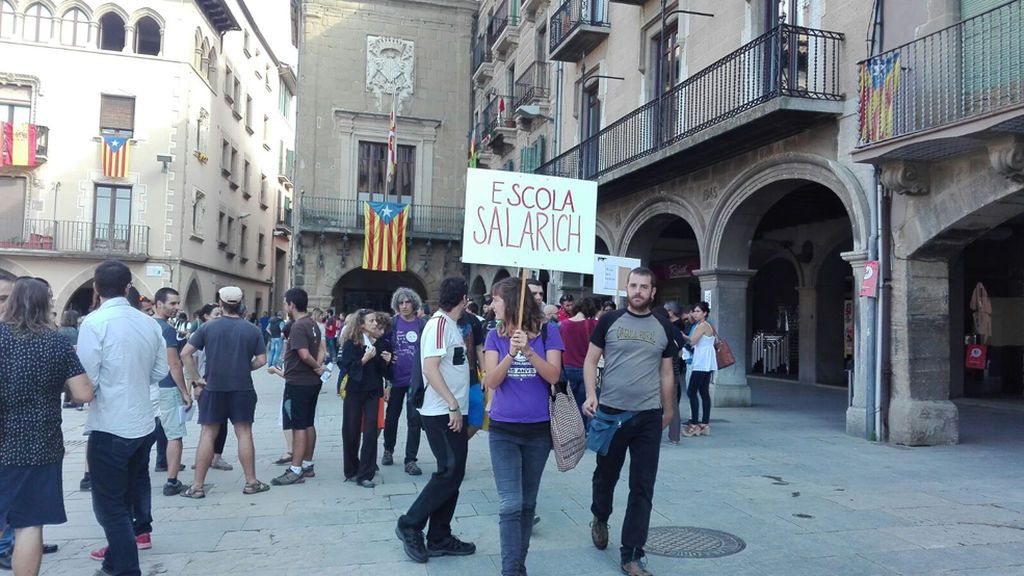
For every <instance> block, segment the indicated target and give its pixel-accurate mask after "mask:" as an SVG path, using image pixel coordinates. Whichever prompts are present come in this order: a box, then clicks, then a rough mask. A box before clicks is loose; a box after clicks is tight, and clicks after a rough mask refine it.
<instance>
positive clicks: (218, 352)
mask: <svg viewBox="0 0 1024 576" xmlns="http://www.w3.org/2000/svg"><path fill="white" fill-rule="evenodd" d="M217 296H218V300H219V302H220V307H221V310H222V312H223V313H222V314H221V317H220V318H219V319H218V320H217V321H216V322H207V323H206V324H203V325H202V327H200V328H199V330H197V331H196V333H195V334H193V335H192V338H190V339H189V341H188V344H186V345H185V348H184V349H183V350H182V351H181V357H182V360H183V361H184V363H185V366H186V367H187V368H188V372H189V373H190V374H198V372H197V371H196V361H195V358H194V356H193V355H194V354H195V353H196V351H197V350H203V351H204V352H206V374H200V375H199V377H198V378H196V382H195V384H194V386H195V388H196V391H195V393H196V399H197V401H198V403H199V424H200V425H201V426H202V427H203V428H202V432H201V433H200V435H199V448H198V449H197V450H196V462H195V465H196V475H195V480H193V483H192V487H191V488H189V489H188V490H186V491H185V492H182V493H181V495H182V496H185V497H187V498H204V497H206V491H205V490H204V486H203V483H204V482H205V481H206V473H207V472H209V470H210V463H211V462H212V460H213V441H214V439H215V438H216V437H217V433H218V432H219V431H220V427H221V426H226V425H227V422H228V420H231V424H232V426H233V427H234V429H235V438H236V439H237V440H238V460H239V462H241V464H242V470H243V472H244V473H245V488H244V489H243V490H242V493H243V494H258V493H260V492H266V491H267V490H270V486H268V485H267V484H265V483H263V482H260V481H259V480H257V479H256V448H255V446H253V441H252V422H253V419H254V416H255V414H256V390H255V389H254V388H253V384H252V372H253V371H254V370H259V369H260V368H262V367H263V366H265V365H266V363H267V348H266V345H265V344H264V342H263V335H262V334H261V333H260V329H259V328H257V327H256V326H254V325H252V324H250V323H249V322H247V321H246V320H245V318H244V317H242V313H243V310H244V304H243V303H242V289H241V288H239V287H237V286H225V287H223V288H221V289H220V290H219V291H218V292H217Z"/></svg>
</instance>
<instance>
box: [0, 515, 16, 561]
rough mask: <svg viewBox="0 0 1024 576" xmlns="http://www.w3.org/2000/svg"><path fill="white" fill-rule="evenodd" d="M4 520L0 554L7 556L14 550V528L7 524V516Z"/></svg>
mask: <svg viewBox="0 0 1024 576" xmlns="http://www.w3.org/2000/svg"><path fill="white" fill-rule="evenodd" d="M2 520H3V521H4V523H3V527H4V531H3V533H0V556H5V555H7V554H10V553H11V552H12V551H13V550H14V528H11V526H10V525H9V524H7V519H6V518H3V519H2Z"/></svg>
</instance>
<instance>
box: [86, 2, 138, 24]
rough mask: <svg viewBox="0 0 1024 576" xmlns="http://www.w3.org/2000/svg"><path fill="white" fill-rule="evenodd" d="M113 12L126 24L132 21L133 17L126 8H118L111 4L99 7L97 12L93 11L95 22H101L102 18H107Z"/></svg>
mask: <svg viewBox="0 0 1024 576" xmlns="http://www.w3.org/2000/svg"><path fill="white" fill-rule="evenodd" d="M111 12H113V13H115V14H117V15H118V16H119V17H120V18H121V20H122V21H124V23H125V24H128V22H129V21H130V20H131V16H130V15H129V14H128V12H127V11H126V10H125V9H124V8H122V7H120V6H118V5H117V4H113V3H109V2H108V3H107V4H103V5H101V6H98V7H97V8H96V9H95V10H93V12H92V15H93V20H94V21H95V22H97V23H98V22H99V21H100V18H102V17H104V16H106V15H107V14H109V13H111Z"/></svg>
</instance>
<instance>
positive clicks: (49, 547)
mask: <svg viewBox="0 0 1024 576" xmlns="http://www.w3.org/2000/svg"><path fill="white" fill-rule="evenodd" d="M58 550H60V545H58V544H43V554H56V553H57V551H58Z"/></svg>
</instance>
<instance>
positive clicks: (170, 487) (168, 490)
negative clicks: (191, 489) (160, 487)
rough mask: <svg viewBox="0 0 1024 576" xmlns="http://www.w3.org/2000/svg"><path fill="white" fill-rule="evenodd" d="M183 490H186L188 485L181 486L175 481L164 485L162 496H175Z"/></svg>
mask: <svg viewBox="0 0 1024 576" xmlns="http://www.w3.org/2000/svg"><path fill="white" fill-rule="evenodd" d="M185 490H188V484H182V483H181V482H179V481H177V480H175V481H174V483H173V484H172V483H171V482H166V483H164V496H177V495H178V494H181V493H182V492H184V491H185Z"/></svg>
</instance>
